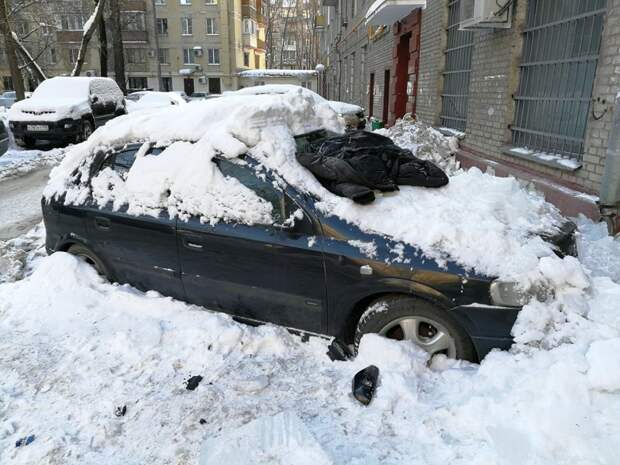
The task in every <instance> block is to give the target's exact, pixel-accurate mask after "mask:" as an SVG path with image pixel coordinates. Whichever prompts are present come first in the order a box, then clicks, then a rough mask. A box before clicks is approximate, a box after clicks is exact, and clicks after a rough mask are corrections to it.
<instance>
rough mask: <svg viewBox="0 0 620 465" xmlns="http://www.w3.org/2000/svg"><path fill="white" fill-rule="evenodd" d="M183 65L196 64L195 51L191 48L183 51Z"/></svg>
mask: <svg viewBox="0 0 620 465" xmlns="http://www.w3.org/2000/svg"><path fill="white" fill-rule="evenodd" d="M183 63H185V64H186V65H191V64H193V63H194V51H193V50H192V49H191V48H184V49H183Z"/></svg>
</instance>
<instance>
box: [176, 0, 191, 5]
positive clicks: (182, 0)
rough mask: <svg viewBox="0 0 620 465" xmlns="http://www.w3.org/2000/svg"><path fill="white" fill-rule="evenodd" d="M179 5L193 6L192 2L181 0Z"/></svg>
mask: <svg viewBox="0 0 620 465" xmlns="http://www.w3.org/2000/svg"><path fill="white" fill-rule="evenodd" d="M179 3H180V4H181V5H191V4H192V0H179Z"/></svg>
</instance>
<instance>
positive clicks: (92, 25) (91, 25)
mask: <svg viewBox="0 0 620 465" xmlns="http://www.w3.org/2000/svg"><path fill="white" fill-rule="evenodd" d="M104 4H105V0H99V1H98V2H97V6H95V10H94V11H93V14H91V15H90V18H88V20H87V21H86V23H84V34H83V35H82V42H81V44H80V52H79V53H78V59H77V61H76V62H75V67H74V68H73V71H72V72H71V76H79V75H80V72H81V71H82V65H83V64H84V60H85V59H86V51H87V50H88V42H90V38H91V37H92V35H93V33H94V32H95V29H96V25H97V24H98V23H99V18H100V17H101V15H102V14H103V6H104Z"/></svg>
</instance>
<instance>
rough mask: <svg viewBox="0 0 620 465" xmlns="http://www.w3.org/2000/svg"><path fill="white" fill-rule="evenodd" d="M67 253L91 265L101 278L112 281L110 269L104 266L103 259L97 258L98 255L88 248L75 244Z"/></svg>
mask: <svg viewBox="0 0 620 465" xmlns="http://www.w3.org/2000/svg"><path fill="white" fill-rule="evenodd" d="M67 252H68V253H70V254H72V255H75V256H76V257H78V258H80V259H82V260H84V261H85V262H86V263H88V264H89V265H91V266H92V267H93V268H94V269H95V271H96V272H97V273H98V274H99V275H100V276H103V277H104V278H106V279H108V280H111V279H110V274H109V273H108V269H107V267H106V266H105V265H104V264H103V261H101V259H100V258H99V257H97V255H96V254H95V253H94V252H93V251H92V250H90V249H89V248H88V247H85V246H83V245H82V244H73V245H72V246H71V247H69V248H68V249H67Z"/></svg>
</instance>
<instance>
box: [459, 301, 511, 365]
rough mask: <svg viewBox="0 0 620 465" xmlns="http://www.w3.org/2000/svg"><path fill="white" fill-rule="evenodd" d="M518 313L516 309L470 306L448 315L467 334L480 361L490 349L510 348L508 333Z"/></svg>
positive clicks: (480, 305)
mask: <svg viewBox="0 0 620 465" xmlns="http://www.w3.org/2000/svg"><path fill="white" fill-rule="evenodd" d="M520 311H521V308H518V307H498V306H493V305H482V304H471V305H462V306H459V307H454V308H453V309H452V310H451V311H450V313H451V314H452V315H453V316H454V317H455V318H456V319H457V320H458V322H459V323H460V324H461V325H462V326H463V328H464V329H465V331H466V332H467V333H468V334H469V336H470V337H471V340H472V343H473V344H474V348H475V349H476V352H477V353H478V359H479V360H482V359H483V358H484V357H485V356H486V355H487V354H488V353H489V352H490V351H491V350H492V349H502V350H505V349H509V348H510V346H511V345H512V343H513V338H512V336H511V334H510V333H511V331H512V327H513V326H514V324H515V321H516V320H517V316H518V315H519V312H520Z"/></svg>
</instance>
